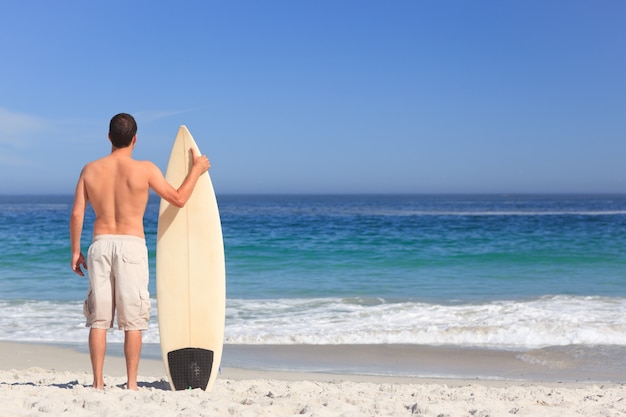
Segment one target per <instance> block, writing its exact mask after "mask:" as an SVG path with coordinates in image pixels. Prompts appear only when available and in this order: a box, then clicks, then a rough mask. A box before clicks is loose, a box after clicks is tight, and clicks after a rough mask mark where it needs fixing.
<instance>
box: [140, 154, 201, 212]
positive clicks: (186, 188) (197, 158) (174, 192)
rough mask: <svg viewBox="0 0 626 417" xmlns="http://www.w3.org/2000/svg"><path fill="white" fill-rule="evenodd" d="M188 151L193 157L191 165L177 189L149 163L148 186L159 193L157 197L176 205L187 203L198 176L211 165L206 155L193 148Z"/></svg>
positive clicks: (180, 205) (181, 205)
mask: <svg viewBox="0 0 626 417" xmlns="http://www.w3.org/2000/svg"><path fill="white" fill-rule="evenodd" d="M190 151H191V157H192V158H193V165H192V167H191V170H190V171H189V173H188V174H187V177H186V178H185V180H184V181H183V183H182V184H181V185H180V187H178V189H176V188H174V187H172V185H171V184H170V183H169V182H167V180H166V179H165V177H164V176H163V173H161V170H160V169H159V168H158V167H157V166H156V165H154V164H153V163H151V162H150V163H149V164H150V173H149V185H150V188H152V189H153V190H154V192H155V193H157V194H158V195H159V197H161V198H163V199H165V200H166V201H168V202H169V203H170V204H172V205H174V206H176V207H183V206H184V205H185V203H187V200H189V197H191V193H192V192H193V189H194V187H195V186H196V183H197V182H198V178H200V176H201V175H202V174H204V173H205V172H207V171H208V170H209V167H210V166H211V164H210V163H209V160H208V158H207V157H206V156H204V155H197V154H196V152H195V151H194V149H193V148H192V149H190Z"/></svg>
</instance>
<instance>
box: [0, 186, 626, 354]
mask: <svg viewBox="0 0 626 417" xmlns="http://www.w3.org/2000/svg"><path fill="white" fill-rule="evenodd" d="M218 204H219V207H220V213H221V220H222V225H223V234H224V245H225V252H226V273H227V303H226V331H225V343H227V344H229V345H250V344H252V345H255V344H257V345H302V344H305V345H351V344H398V345H429V346H458V347H473V348H488V349H503V350H514V351H520V352H524V351H529V350H532V349H542V348H550V347H559V346H561V347H562V346H583V347H585V346H588V347H594V346H603V347H606V348H607V349H614V348H618V349H625V348H626V256H625V255H626V196H624V195H328V196H323V195H282V196H278V195H277V196H272V195H220V196H218ZM71 207H72V197H71V196H0V310H1V311H2V315H0V340H6V341H23V342H44V343H86V338H87V332H88V329H86V328H85V327H84V318H83V315H82V303H83V299H84V297H85V294H86V291H87V286H88V280H87V279H86V278H82V277H80V276H78V275H75V274H74V273H73V272H72V270H71V269H70V245H69V236H68V220H69V215H70V210H71ZM157 213H158V200H157V199H156V198H151V200H150V203H149V205H148V209H147V212H146V217H145V221H144V223H145V230H146V239H147V243H148V248H149V253H150V262H151V274H150V275H151V280H150V292H151V296H152V304H153V310H152V318H151V322H150V329H149V330H148V331H146V332H145V334H144V342H146V343H158V342H159V335H158V326H157V315H158V305H157V302H156V299H155V297H156V283H155V255H156V254H155V247H156V230H157ZM92 222H93V214H92V213H91V212H90V211H89V212H88V213H87V219H86V224H85V231H84V233H83V248H84V253H86V251H87V247H88V245H89V243H90V240H91V225H92ZM122 340H123V332H120V331H117V330H114V331H111V332H109V341H111V342H121V341H122Z"/></svg>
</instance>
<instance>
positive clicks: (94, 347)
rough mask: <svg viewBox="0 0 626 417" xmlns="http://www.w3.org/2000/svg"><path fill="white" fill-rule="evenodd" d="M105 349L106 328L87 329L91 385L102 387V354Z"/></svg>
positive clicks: (96, 387) (97, 387)
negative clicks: (91, 370)
mask: <svg viewBox="0 0 626 417" xmlns="http://www.w3.org/2000/svg"><path fill="white" fill-rule="evenodd" d="M106 350H107V331H106V329H94V328H92V329H91V330H90V331H89V355H90V356H91V368H92V369H93V387H94V388H95V389H104V376H103V373H102V372H103V368H104V355H105V353H106Z"/></svg>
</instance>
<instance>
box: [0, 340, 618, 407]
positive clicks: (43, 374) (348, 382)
mask: <svg viewBox="0 0 626 417" xmlns="http://www.w3.org/2000/svg"><path fill="white" fill-rule="evenodd" d="M105 374H106V377H105V383H106V389H105V390H104V391H96V390H93V389H92V388H91V387H90V384H91V382H92V381H91V373H90V363H89V357H88V355H87V353H84V352H80V351H77V350H75V349H71V348H66V347H58V346H53V345H40V344H23V343H8V342H2V343H0V402H1V404H2V407H1V408H2V409H1V410H0V415H2V416H40V415H50V416H56V415H72V416H146V415H149V416H152V417H160V416H163V417H165V416H300V415H302V416H328V417H330V416H433V417H443V416H450V417H453V416H482V417H486V416H512V415H515V416H586V417H592V416H603V417H604V416H626V387H625V386H624V385H623V384H621V383H614V382H613V383H600V382H558V381H528V380H524V381H521V380H520V381H515V380H490V379H469V378H465V379H461V378H457V379H449V378H446V379H443V378H407V377H393V376H365V375H354V374H341V375H340V374H324V373H315V372H309V373H307V372H282V371H263V370H246V369H236V368H224V369H223V370H222V374H221V376H220V377H219V378H218V380H217V382H216V385H215V388H214V390H213V391H212V392H204V391H200V390H193V391H183V392H180V391H179V392H173V391H171V390H170V388H169V384H168V383H167V381H166V378H165V371H164V369H163V364H162V362H161V361H160V360H157V359H151V358H147V359H142V362H141V365H140V370H139V374H140V377H139V383H140V390H139V391H138V392H132V391H127V390H125V389H124V387H123V385H124V383H125V370H124V361H123V358H121V357H119V356H115V355H109V356H108V357H107V360H106V363H105Z"/></svg>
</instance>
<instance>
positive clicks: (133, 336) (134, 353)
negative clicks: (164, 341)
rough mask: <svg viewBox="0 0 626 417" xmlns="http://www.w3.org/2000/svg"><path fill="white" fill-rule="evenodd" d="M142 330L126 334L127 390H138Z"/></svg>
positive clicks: (129, 331) (130, 331) (128, 331)
mask: <svg viewBox="0 0 626 417" xmlns="http://www.w3.org/2000/svg"><path fill="white" fill-rule="evenodd" d="M141 344H142V342H141V330H127V331H126V332H125V334H124V356H125V357H126V375H127V377H128V381H127V383H126V388H127V389H132V390H136V389H137V370H138V369H139V357H140V356H141Z"/></svg>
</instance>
